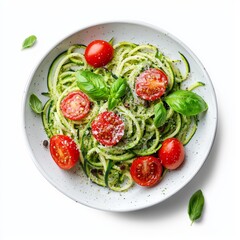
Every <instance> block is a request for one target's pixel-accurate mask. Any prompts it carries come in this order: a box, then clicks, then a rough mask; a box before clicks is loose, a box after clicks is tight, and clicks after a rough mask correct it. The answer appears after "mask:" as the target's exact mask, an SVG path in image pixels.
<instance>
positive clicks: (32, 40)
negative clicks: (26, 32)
mask: <svg viewBox="0 0 240 240" xmlns="http://www.w3.org/2000/svg"><path fill="white" fill-rule="evenodd" d="M36 40H37V37H36V36H35V35H31V36H29V37H27V38H26V39H25V40H24V42H23V44H22V48H30V47H32V46H33V44H34V43H35V42H36Z"/></svg>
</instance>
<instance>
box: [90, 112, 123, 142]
mask: <svg viewBox="0 0 240 240" xmlns="http://www.w3.org/2000/svg"><path fill="white" fill-rule="evenodd" d="M92 134H93V136H94V137H95V139H96V140H97V141H99V142H100V143H101V144H103V145H105V146H114V145H116V144H117V143H118V142H119V141H120V140H121V138H122V137H123V135H124V122H123V121H122V119H121V118H120V117H119V116H118V115H117V114H115V113H114V112H103V113H100V114H99V115H98V116H97V117H96V118H95V119H94V121H93V122H92Z"/></svg>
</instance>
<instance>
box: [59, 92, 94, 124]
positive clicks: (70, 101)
mask: <svg viewBox="0 0 240 240" xmlns="http://www.w3.org/2000/svg"><path fill="white" fill-rule="evenodd" d="M60 108H61V111H62V113H63V115H64V117H66V118H68V119H70V120H80V119H82V118H84V117H86V116H87V114H88V112H89V110H90V101H89V99H88V97H87V95H86V94H84V93H83V92H81V91H74V92H70V93H69V94H68V95H67V96H66V97H65V98H64V99H63V100H62V101H61V105H60Z"/></svg>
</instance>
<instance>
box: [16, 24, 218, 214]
mask: <svg viewBox="0 0 240 240" xmlns="http://www.w3.org/2000/svg"><path fill="white" fill-rule="evenodd" d="M108 24H132V25H138V26H141V27H146V28H150V29H153V30H155V31H158V32H161V33H163V34H165V35H167V36H168V37H169V38H171V39H173V40H174V41H175V42H177V43H179V44H180V45H181V46H182V47H183V48H184V49H185V50H186V51H187V52H188V53H189V54H190V55H191V57H192V58H193V59H194V60H195V61H196V63H197V65H198V66H199V67H200V68H201V70H202V72H203V73H204V74H205V77H206V78H207V79H208V80H209V84H210V86H211V88H212V93H213V100H214V101H213V102H214V105H215V114H216V116H214V119H215V124H214V134H213V135H212V137H211V138H212V139H211V146H209V148H208V151H207V152H206V153H205V159H204V160H203V161H202V163H201V164H200V166H199V168H198V169H196V171H195V172H194V174H193V175H192V176H191V177H190V178H189V179H187V181H186V182H184V184H183V185H182V186H181V188H180V189H179V188H178V189H176V190H175V191H173V192H172V193H171V194H168V195H167V196H165V197H163V198H162V199H161V201H154V202H150V203H149V204H146V205H145V206H138V207H136V206H134V207H128V208H125V209H115V208H114V209H110V208H108V209H106V208H102V207H97V206H93V205H91V204H87V203H84V202H81V201H79V200H77V199H75V198H74V197H72V196H70V194H68V193H67V192H64V191H63V190H62V189H61V188H60V187H59V186H57V184H56V183H55V182H54V181H53V180H52V179H51V177H50V176H49V175H48V174H46V172H45V171H44V170H43V169H42V167H41V166H40V164H39V163H38V161H37V160H36V158H35V156H34V154H33V151H32V149H31V147H30V143H29V140H28V136H27V132H26V125H25V122H26V115H25V112H26V107H27V106H29V104H28V98H27V93H28V90H29V87H30V84H31V82H32V79H33V77H34V74H35V72H36V71H37V69H38V67H39V66H40V65H41V64H42V62H43V61H44V60H45V59H46V58H47V56H48V55H49V53H50V52H51V51H52V50H54V49H55V48H56V47H57V46H58V45H59V44H60V43H61V42H63V41H64V40H65V39H67V38H69V37H71V36H73V35H75V34H77V33H78V32H80V31H84V30H86V29H88V28H90V27H97V26H101V25H108ZM21 111H22V125H23V128H22V129H23V131H24V139H25V143H26V145H27V149H28V152H30V154H31V158H32V160H33V162H34V164H35V166H36V167H37V168H38V170H39V172H40V173H41V174H42V175H43V176H44V177H45V179H46V180H47V181H48V182H49V183H51V185H52V186H54V187H55V188H56V189H57V190H58V191H60V192H61V193H63V194H64V195H65V196H67V197H69V198H70V199H72V200H73V201H75V202H77V203H81V204H82V205H85V206H87V207H90V208H93V209H97V210H102V211H108V212H130V211H136V210H141V209H145V208H149V207H151V206H154V205H156V204H160V203H161V202H164V201H166V200H167V199H168V198H170V197H172V196H173V195H175V194H176V193H177V192H179V191H181V190H182V189H183V188H184V187H185V186H186V185H187V184H188V183H189V182H190V181H191V180H192V179H193V178H194V177H195V176H196V175H197V173H198V172H199V171H200V169H201V168H202V166H203V164H204V163H205V162H206V160H207V158H208V156H209V153H210V152H211V149H212V147H213V145H214V142H215V138H216V133H217V127H218V104H217V96H216V92H215V89H214V86H213V83H212V81H211V78H210V76H209V74H208V72H207V70H206V68H205V67H204V65H203V64H202V62H201V61H200V60H199V58H198V57H197V56H196V55H195V53H194V52H193V51H192V50H191V49H190V48H189V47H188V46H187V45H185V43H183V42H182V41H181V40H180V39H178V37H176V36H175V35H173V34H172V33H170V32H168V31H166V30H164V29H162V28H160V27H158V26H156V25H153V24H150V23H147V22H143V21H136V20H134V21H132V20H119V21H111V20H109V21H102V22H96V23H91V24H87V25H83V26H82V27H81V28H79V29H78V30H75V31H73V32H71V33H70V34H67V35H66V36H65V37H64V38H62V39H61V40H58V41H57V42H56V43H55V44H53V45H52V46H51V47H50V48H49V49H47V50H46V51H45V52H44V54H43V55H42V57H41V58H40V60H39V61H38V62H37V63H36V64H35V66H34V67H33V69H32V71H31V73H30V75H29V77H28V80H27V82H26V84H25V87H24V91H23V97H22V110H21Z"/></svg>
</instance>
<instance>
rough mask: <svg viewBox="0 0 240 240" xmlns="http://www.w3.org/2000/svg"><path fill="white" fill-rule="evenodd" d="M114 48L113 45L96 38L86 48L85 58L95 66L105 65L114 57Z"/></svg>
mask: <svg viewBox="0 0 240 240" xmlns="http://www.w3.org/2000/svg"><path fill="white" fill-rule="evenodd" d="M113 52H114V49H113V47H112V45H111V44H110V43H108V42H106V41H103V40H94V41H93V42H91V43H90V44H89V45H88V46H87V48H86V50H85V58H86V61H87V62H88V64H89V65H91V66H93V67H96V68H97V67H103V66H105V65H106V64H108V63H109V62H110V61H111V60H112V58H113Z"/></svg>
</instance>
